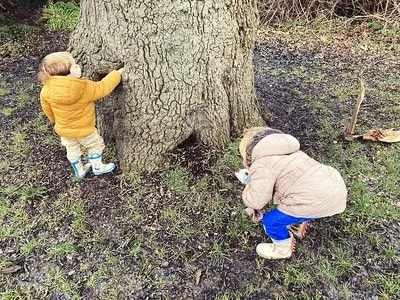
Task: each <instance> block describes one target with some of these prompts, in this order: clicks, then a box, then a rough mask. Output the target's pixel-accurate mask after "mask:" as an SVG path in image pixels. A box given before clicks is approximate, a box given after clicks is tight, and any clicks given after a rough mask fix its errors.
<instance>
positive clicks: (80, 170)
mask: <svg viewBox="0 0 400 300" xmlns="http://www.w3.org/2000/svg"><path fill="white" fill-rule="evenodd" d="M70 163H71V166H72V168H73V169H74V172H75V176H76V177H78V178H81V179H83V178H85V176H86V174H87V173H88V172H89V170H90V167H91V165H90V163H87V164H85V165H84V164H83V163H82V161H81V159H80V158H79V159H78V160H76V161H71V162H70Z"/></svg>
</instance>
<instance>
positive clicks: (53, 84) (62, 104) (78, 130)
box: [40, 71, 121, 138]
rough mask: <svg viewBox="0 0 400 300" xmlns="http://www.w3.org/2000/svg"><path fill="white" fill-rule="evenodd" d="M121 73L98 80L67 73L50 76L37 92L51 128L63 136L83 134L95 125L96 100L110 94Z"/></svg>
mask: <svg viewBox="0 0 400 300" xmlns="http://www.w3.org/2000/svg"><path fill="white" fill-rule="evenodd" d="M120 81H121V74H120V73H119V72H117V71H112V72H110V73H109V74H108V75H107V76H106V77H104V78H103V79H102V80H101V81H98V82H94V81H91V80H88V79H78V78H74V77H70V76H52V77H50V78H49V79H48V80H47V81H46V84H45V85H44V86H43V88H42V90H41V92H40V104H41V105H42V108H43V111H44V113H45V114H46V116H47V117H48V118H49V120H50V122H52V123H55V126H54V130H55V131H56V133H57V134H58V135H60V136H62V137H66V138H83V137H86V136H88V135H89V134H91V133H93V132H94V130H95V126H96V114H95V101H96V100H99V99H101V98H103V97H105V96H107V95H109V94H110V93H111V92H112V91H113V90H114V88H115V87H116V86H117V85H118V83H120Z"/></svg>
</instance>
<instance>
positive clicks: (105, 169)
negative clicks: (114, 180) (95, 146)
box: [88, 154, 115, 175]
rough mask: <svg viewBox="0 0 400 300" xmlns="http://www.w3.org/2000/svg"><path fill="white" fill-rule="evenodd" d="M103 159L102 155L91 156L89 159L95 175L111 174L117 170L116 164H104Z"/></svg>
mask: <svg viewBox="0 0 400 300" xmlns="http://www.w3.org/2000/svg"><path fill="white" fill-rule="evenodd" d="M101 157H102V155H101V154H91V155H89V157H88V158H89V162H90V164H91V166H92V171H93V174H94V175H102V174H106V173H110V172H112V171H113V170H114V169H115V164H114V163H109V164H103V163H102V161H101Z"/></svg>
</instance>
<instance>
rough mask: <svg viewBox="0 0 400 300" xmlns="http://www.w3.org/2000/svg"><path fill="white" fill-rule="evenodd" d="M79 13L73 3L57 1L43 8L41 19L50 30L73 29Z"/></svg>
mask: <svg viewBox="0 0 400 300" xmlns="http://www.w3.org/2000/svg"><path fill="white" fill-rule="evenodd" d="M79 13H80V10H79V7H78V6H77V5H76V4H75V3H74V2H72V1H57V2H54V3H49V4H47V5H46V6H45V7H44V8H43V13H42V18H43V19H44V21H45V22H46V24H47V26H48V27H49V28H50V29H53V30H55V29H73V28H74V27H75V25H76V23H77V22H78V19H79Z"/></svg>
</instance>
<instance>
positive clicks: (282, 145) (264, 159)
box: [242, 133, 347, 218]
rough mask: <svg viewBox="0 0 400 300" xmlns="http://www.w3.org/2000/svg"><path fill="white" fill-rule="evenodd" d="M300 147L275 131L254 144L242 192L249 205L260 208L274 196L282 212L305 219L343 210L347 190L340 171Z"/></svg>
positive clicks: (295, 141)
mask: <svg viewBox="0 0 400 300" xmlns="http://www.w3.org/2000/svg"><path fill="white" fill-rule="evenodd" d="M299 149H300V143H299V141H298V140H297V139H296V138H295V137H293V136H291V135H289V134H276V133H274V134H271V135H268V136H266V137H264V138H263V139H261V140H260V141H259V142H258V143H257V144H256V145H255V147H254V149H253V152H252V164H251V166H250V169H249V171H250V176H251V181H250V182H249V183H248V184H247V185H246V188H245V189H244V191H243V195H242V197H243V201H244V203H245V204H246V205H247V206H248V207H250V208H253V209H258V210H259V209H262V208H263V207H264V206H265V205H266V204H267V203H268V202H269V201H271V200H272V199H273V202H274V204H276V205H277V208H278V209H279V210H280V211H282V212H283V213H285V214H288V215H291V216H295V217H308V218H320V217H327V216H332V215H335V214H338V213H341V212H343V211H344V210H345V208H346V199H347V189H346V186H345V184H344V182H343V179H342V177H341V176H340V174H339V172H338V171H336V170H335V169H334V168H332V167H330V166H326V165H324V164H321V163H319V162H317V161H316V160H314V159H312V158H311V157H309V156H308V155H307V154H305V153H304V152H302V151H300V150H299Z"/></svg>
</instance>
